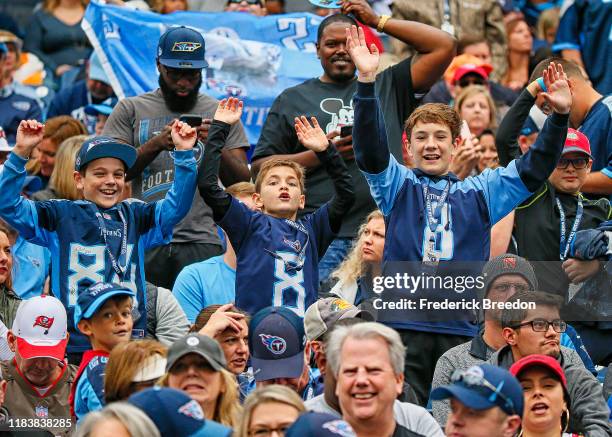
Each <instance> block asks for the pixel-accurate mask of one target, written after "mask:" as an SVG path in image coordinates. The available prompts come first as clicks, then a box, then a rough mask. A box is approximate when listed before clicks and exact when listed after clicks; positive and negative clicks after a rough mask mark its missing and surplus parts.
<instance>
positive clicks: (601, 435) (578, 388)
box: [489, 346, 612, 437]
mask: <svg viewBox="0 0 612 437" xmlns="http://www.w3.org/2000/svg"><path fill="white" fill-rule="evenodd" d="M489 363H491V364H494V365H496V366H499V367H503V368H504V369H509V368H510V366H512V364H513V363H514V357H513V356H512V349H511V348H510V346H505V347H503V348H501V349H500V350H498V351H497V352H495V353H494V354H493V355H492V356H491V358H490V359H489ZM559 364H561V368H562V369H563V371H564V372H565V378H566V379H567V390H568V392H569V396H570V414H571V416H570V429H571V430H572V431H573V432H577V433H581V434H584V435H585V437H610V436H612V426H611V425H610V422H609V421H608V417H609V416H610V410H609V409H608V405H607V404H606V401H605V399H604V397H603V391H602V388H601V384H599V382H598V381H597V379H595V377H594V376H593V375H592V374H591V373H590V372H589V371H588V370H587V369H586V367H584V364H583V363H582V361H581V360H580V356H579V355H578V354H577V353H576V352H575V351H573V350H571V349H567V348H565V347H561V355H560V356H559Z"/></svg>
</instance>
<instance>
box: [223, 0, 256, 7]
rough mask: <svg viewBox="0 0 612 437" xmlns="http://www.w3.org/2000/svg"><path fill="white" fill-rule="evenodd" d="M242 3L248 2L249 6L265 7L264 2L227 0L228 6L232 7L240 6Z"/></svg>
mask: <svg viewBox="0 0 612 437" xmlns="http://www.w3.org/2000/svg"><path fill="white" fill-rule="evenodd" d="M242 2H247V4H249V5H251V6H253V5H261V6H263V5H264V2H263V1H262V0H227V4H228V5H231V4H234V5H239V4H240V3H242Z"/></svg>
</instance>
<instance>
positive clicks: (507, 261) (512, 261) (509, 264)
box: [504, 258, 516, 269]
mask: <svg viewBox="0 0 612 437" xmlns="http://www.w3.org/2000/svg"><path fill="white" fill-rule="evenodd" d="M504 267H505V268H507V269H514V268H516V258H504Z"/></svg>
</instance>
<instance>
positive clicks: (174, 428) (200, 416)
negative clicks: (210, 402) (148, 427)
mask: <svg viewBox="0 0 612 437" xmlns="http://www.w3.org/2000/svg"><path fill="white" fill-rule="evenodd" d="M128 402H129V403H130V404H132V405H134V406H136V407H138V408H140V409H141V410H142V411H144V412H145V414H146V415H147V416H149V418H150V419H151V420H152V421H153V423H155V426H156V427H157V429H158V430H159V433H160V434H161V435H163V436H173V437H225V436H229V435H231V432H232V430H231V429H230V428H228V427H226V426H223V425H221V424H220V423H217V422H214V421H212V420H205V418H204V412H203V411H202V407H200V404H198V403H197V402H196V401H194V400H193V399H191V398H190V397H189V396H188V395H187V394H186V393H185V392H183V391H181V390H176V389H173V388H166V387H153V388H148V389H146V390H142V391H139V392H137V393H134V394H133V395H132V396H130V397H129V399H128Z"/></svg>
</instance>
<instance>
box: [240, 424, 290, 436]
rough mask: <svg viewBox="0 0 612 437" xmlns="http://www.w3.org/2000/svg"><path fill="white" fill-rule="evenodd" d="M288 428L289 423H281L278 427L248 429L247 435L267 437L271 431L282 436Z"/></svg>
mask: <svg viewBox="0 0 612 437" xmlns="http://www.w3.org/2000/svg"><path fill="white" fill-rule="evenodd" d="M287 429H289V425H281V426H279V427H278V428H260V429H256V430H253V431H249V435H250V436H253V437H269V436H271V435H272V433H276V434H277V435H280V436H283V435H285V432H286V431H287Z"/></svg>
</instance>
